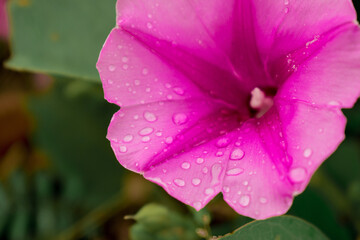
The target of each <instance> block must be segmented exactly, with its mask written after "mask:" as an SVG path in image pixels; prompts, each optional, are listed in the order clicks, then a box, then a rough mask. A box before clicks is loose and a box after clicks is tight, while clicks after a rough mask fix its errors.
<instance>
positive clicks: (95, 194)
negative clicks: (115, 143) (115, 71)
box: [29, 79, 123, 208]
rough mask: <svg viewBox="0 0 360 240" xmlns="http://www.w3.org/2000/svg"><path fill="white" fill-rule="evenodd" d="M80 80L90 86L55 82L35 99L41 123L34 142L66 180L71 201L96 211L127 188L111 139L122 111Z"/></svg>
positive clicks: (33, 104)
mask: <svg viewBox="0 0 360 240" xmlns="http://www.w3.org/2000/svg"><path fill="white" fill-rule="evenodd" d="M79 82H80V83H82V84H84V85H86V87H80V88H79V89H81V90H77V91H74V90H73V89H74V87H73V86H74V84H75V83H76V81H67V80H66V79H61V80H57V81H55V86H54V89H53V91H51V92H49V93H48V94H46V95H44V96H39V97H34V98H32V99H31V100H30V103H29V109H30V111H31V112H32V113H33V114H34V118H35V122H36V131H35V133H34V136H33V138H34V143H35V144H36V145H37V146H38V147H39V148H40V149H41V150H42V151H44V152H45V154H47V155H48V156H49V158H50V161H51V162H52V163H53V164H54V166H55V168H54V169H55V170H56V171H57V172H58V174H60V177H61V179H63V181H64V183H63V184H64V185H65V186H64V188H65V189H63V191H64V193H63V194H64V195H65V198H66V199H68V201H70V202H71V201H75V202H77V203H78V204H81V207H84V208H92V207H95V206H98V205H99V204H100V203H102V202H103V201H106V200H108V199H109V198H110V197H112V196H113V195H115V194H117V193H118V192H119V190H120V189H121V186H122V185H121V184H122V182H121V177H122V173H123V169H122V167H121V166H120V165H119V164H118V162H117V161H116V158H115V156H114V154H113V151H112V150H111V147H110V144H109V141H108V140H107V139H106V132H107V127H108V124H109V122H110V119H111V116H112V115H113V113H114V112H115V111H116V110H117V109H118V107H115V106H113V105H111V104H108V103H107V102H106V101H105V100H104V99H103V94H102V91H101V89H100V88H99V85H97V84H93V83H88V82H84V81H79ZM78 84H79V83H76V84H75V85H76V86H77V85H78Z"/></svg>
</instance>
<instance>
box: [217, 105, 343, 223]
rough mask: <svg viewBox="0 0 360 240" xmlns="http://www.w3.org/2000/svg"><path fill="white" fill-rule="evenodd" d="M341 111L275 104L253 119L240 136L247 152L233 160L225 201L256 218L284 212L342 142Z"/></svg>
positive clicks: (239, 133) (227, 180) (243, 147)
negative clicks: (240, 157)
mask: <svg viewBox="0 0 360 240" xmlns="http://www.w3.org/2000/svg"><path fill="white" fill-rule="evenodd" d="M344 127H345V119H344V117H343V115H342V113H341V111H340V110H338V109H336V108H333V109H328V108H317V107H314V106H312V105H308V104H306V103H302V102H296V101H293V102H289V101H281V102H280V101H277V102H276V106H275V107H274V108H272V109H271V110H270V111H269V112H268V113H267V114H266V115H264V117H263V118H261V119H259V120H257V121H256V120H249V121H248V122H247V123H246V124H245V125H244V126H243V127H242V128H241V129H240V130H239V132H238V135H239V136H241V137H242V139H243V140H242V141H241V143H240V144H239V146H238V148H239V149H241V150H242V151H243V153H244V157H243V158H242V159H241V160H240V161H229V163H228V166H227V171H229V170H231V169H243V170H244V171H243V172H242V173H241V174H238V175H231V174H230V175H229V174H228V175H225V178H224V182H223V184H224V185H223V194H224V199H225V201H227V202H228V204H229V205H230V206H231V207H232V208H234V209H235V210H236V211H237V212H238V213H240V214H242V215H246V216H249V217H252V218H256V219H264V218H268V217H271V216H275V215H279V214H284V213H285V212H286V211H287V210H288V209H289V207H290V206H291V203H292V198H293V197H292V196H293V195H295V194H298V193H300V192H302V191H303V190H304V188H305V187H306V185H307V184H308V182H309V180H310V178H311V176H312V174H313V173H314V171H315V170H316V169H317V168H318V167H319V165H320V164H321V163H322V162H323V161H324V160H325V159H326V158H327V157H328V156H329V155H330V154H331V153H332V152H333V151H334V150H335V149H336V148H337V146H338V145H339V143H340V142H341V141H342V140H343V139H344Z"/></svg>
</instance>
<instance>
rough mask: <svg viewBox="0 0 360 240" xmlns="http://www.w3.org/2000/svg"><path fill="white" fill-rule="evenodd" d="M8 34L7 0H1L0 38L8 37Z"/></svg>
mask: <svg viewBox="0 0 360 240" xmlns="http://www.w3.org/2000/svg"><path fill="white" fill-rule="evenodd" d="M8 34H9V33H8V21H7V13H6V0H0V38H7V36H8Z"/></svg>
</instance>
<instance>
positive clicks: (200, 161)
mask: <svg viewBox="0 0 360 240" xmlns="http://www.w3.org/2000/svg"><path fill="white" fill-rule="evenodd" d="M203 162H204V159H203V158H197V159H196V163H198V164H202V163H203Z"/></svg>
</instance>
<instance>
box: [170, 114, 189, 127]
mask: <svg viewBox="0 0 360 240" xmlns="http://www.w3.org/2000/svg"><path fill="white" fill-rule="evenodd" d="M172 120H173V122H174V123H175V124H176V125H182V124H185V123H186V122H187V121H188V117H187V116H186V115H185V114H184V113H176V114H174V115H173V117H172Z"/></svg>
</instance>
